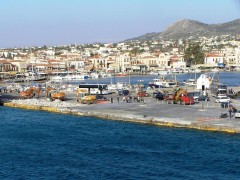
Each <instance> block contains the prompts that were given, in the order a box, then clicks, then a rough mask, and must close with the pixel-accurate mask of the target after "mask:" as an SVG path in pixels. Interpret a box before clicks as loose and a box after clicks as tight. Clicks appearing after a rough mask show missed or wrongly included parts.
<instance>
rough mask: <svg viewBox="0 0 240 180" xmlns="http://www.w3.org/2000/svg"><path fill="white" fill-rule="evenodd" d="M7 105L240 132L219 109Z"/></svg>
mask: <svg viewBox="0 0 240 180" xmlns="http://www.w3.org/2000/svg"><path fill="white" fill-rule="evenodd" d="M4 106H7V107H14V108H23V109H29V110H42V111H48V112H53V113H62V114H71V115H78V116H91V117H97V118H102V119H107V120H118V121H128V122H135V123H144V124H153V125H158V126H166V127H178V128H191V129H198V130H207V131H221V132H227V133H240V123H239V122H238V121H237V120H236V119H235V118H219V115H220V114H221V113H222V112H223V111H224V112H227V110H226V109H222V108H220V107H217V106H215V107H214V106H206V107H205V108H204V109H202V108H201V106H200V105H193V106H184V105H176V104H166V103H160V102H155V101H154V102H153V101H151V102H150V101H147V103H123V102H121V103H108V104H94V105H83V104H78V103H74V102H62V101H54V102H51V101H48V100H46V99H26V100H21V99H19V100H12V101H11V102H6V103H4Z"/></svg>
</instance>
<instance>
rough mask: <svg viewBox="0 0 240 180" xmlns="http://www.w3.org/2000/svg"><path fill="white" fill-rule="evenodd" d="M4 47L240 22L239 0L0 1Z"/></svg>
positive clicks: (0, 42) (0, 39)
mask: <svg viewBox="0 0 240 180" xmlns="http://www.w3.org/2000/svg"><path fill="white" fill-rule="evenodd" d="M0 17H1V18H0V24H1V26H0V47H20V46H43V45H63V44H73V43H77V44H81V43H93V42H104V43H105V42H119V41H123V40H125V39H128V38H133V37H137V36H139V35H143V34H146V33H150V32H161V31H163V30H164V29H166V28H167V26H169V25H171V24H172V23H174V22H176V21H178V20H182V19H192V20H197V21H201V22H203V23H207V24H215V23H224V22H228V21H232V20H235V19H238V18H240V1H239V0H0Z"/></svg>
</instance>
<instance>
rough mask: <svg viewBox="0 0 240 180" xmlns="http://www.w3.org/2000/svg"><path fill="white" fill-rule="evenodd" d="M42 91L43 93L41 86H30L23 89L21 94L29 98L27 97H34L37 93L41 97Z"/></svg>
mask: <svg viewBox="0 0 240 180" xmlns="http://www.w3.org/2000/svg"><path fill="white" fill-rule="evenodd" d="M40 93H41V90H40V88H39V87H30V88H29V89H27V90H26V91H21V92H20V96H21V97H22V98H25V99H27V98H32V97H34V96H36V94H37V96H38V97H39V96H40Z"/></svg>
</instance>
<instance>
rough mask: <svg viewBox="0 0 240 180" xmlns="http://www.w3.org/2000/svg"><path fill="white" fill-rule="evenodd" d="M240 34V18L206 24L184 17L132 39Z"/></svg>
mask: <svg viewBox="0 0 240 180" xmlns="http://www.w3.org/2000/svg"><path fill="white" fill-rule="evenodd" d="M236 34H240V19H236V20H234V21H231V22H227V23H222V24H205V23H202V22H199V21H194V20H189V19H184V20H181V21H178V22H176V23H174V24H172V25H170V26H169V27H167V28H166V30H164V31H163V32H158V33H148V34H144V35H142V36H139V37H136V38H132V39H128V40H126V41H130V40H139V41H145V40H153V39H181V38H182V39H186V38H189V37H192V38H197V37H200V36H206V37H210V36H220V35H236Z"/></svg>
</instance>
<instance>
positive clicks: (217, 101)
mask: <svg viewBox="0 0 240 180" xmlns="http://www.w3.org/2000/svg"><path fill="white" fill-rule="evenodd" d="M230 101H231V99H230V98H229V97H219V98H217V99H216V100H215V102H216V103H222V102H228V103H229V102H230Z"/></svg>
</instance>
